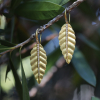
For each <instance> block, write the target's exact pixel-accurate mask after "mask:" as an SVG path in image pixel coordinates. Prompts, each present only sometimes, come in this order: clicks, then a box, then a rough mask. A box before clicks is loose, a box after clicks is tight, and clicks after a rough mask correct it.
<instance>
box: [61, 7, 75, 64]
mask: <svg viewBox="0 0 100 100" xmlns="http://www.w3.org/2000/svg"><path fill="white" fill-rule="evenodd" d="M69 21H70V17H69ZM65 22H66V24H64V25H63V26H62V27H61V30H60V32H59V45H60V49H61V51H62V54H63V56H64V58H65V60H66V62H67V63H68V64H69V63H70V62H71V59H72V55H73V53H74V50H75V44H76V41H75V39H76V37H75V32H74V30H73V29H72V27H71V25H70V24H69V23H68V21H67V17H66V9H65Z"/></svg>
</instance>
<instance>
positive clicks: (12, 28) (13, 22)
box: [11, 17, 15, 42]
mask: <svg viewBox="0 0 100 100" xmlns="http://www.w3.org/2000/svg"><path fill="white" fill-rule="evenodd" d="M14 24H15V17H13V18H12V23H11V26H12V27H11V42H13V32H14Z"/></svg>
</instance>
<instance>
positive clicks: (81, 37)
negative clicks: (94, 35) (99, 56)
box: [78, 34, 100, 51]
mask: <svg viewBox="0 0 100 100" xmlns="http://www.w3.org/2000/svg"><path fill="white" fill-rule="evenodd" d="M78 38H80V39H81V40H82V41H83V42H84V43H86V44H87V45H88V46H90V47H91V48H93V49H94V50H98V51H99V50H100V48H99V47H98V46H96V44H94V43H93V42H91V41H90V40H88V39H87V38H86V37H85V36H84V35H82V34H80V35H78Z"/></svg>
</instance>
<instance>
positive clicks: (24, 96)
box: [19, 48, 30, 100]
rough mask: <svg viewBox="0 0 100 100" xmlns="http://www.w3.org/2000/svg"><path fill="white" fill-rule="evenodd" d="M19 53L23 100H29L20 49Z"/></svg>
mask: <svg viewBox="0 0 100 100" xmlns="http://www.w3.org/2000/svg"><path fill="white" fill-rule="evenodd" d="M19 53H20V62H21V73H22V87H23V100H30V97H29V91H28V87H27V82H26V77H25V73H24V69H23V64H22V59H21V48H20V51H19Z"/></svg>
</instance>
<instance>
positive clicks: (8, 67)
mask: <svg viewBox="0 0 100 100" xmlns="http://www.w3.org/2000/svg"><path fill="white" fill-rule="evenodd" d="M10 70H11V68H10V64H8V66H7V69H6V75H5V82H6V79H7V75H8V73H9V72H10Z"/></svg>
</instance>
